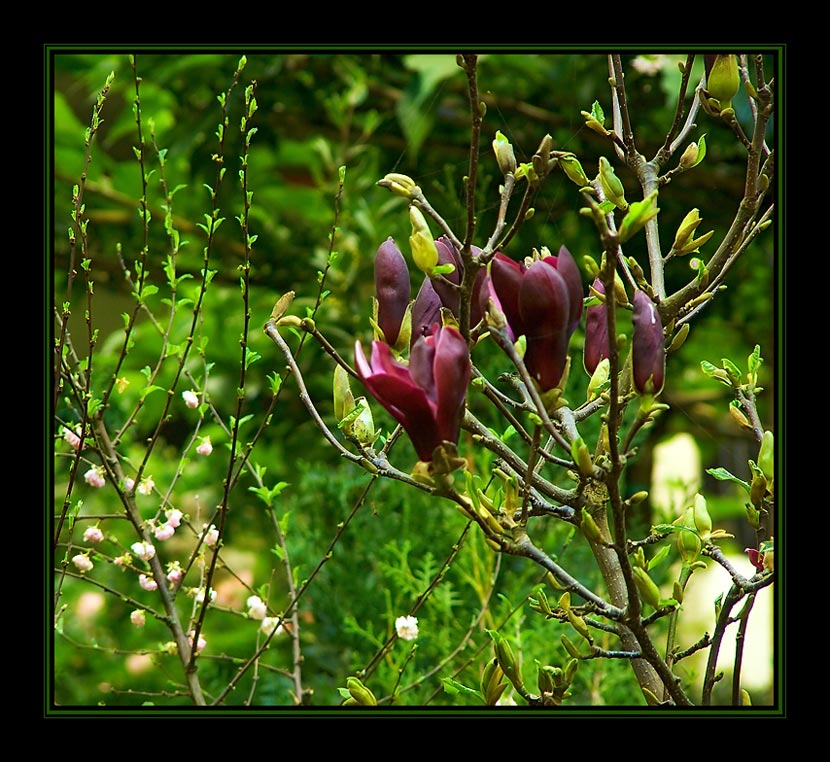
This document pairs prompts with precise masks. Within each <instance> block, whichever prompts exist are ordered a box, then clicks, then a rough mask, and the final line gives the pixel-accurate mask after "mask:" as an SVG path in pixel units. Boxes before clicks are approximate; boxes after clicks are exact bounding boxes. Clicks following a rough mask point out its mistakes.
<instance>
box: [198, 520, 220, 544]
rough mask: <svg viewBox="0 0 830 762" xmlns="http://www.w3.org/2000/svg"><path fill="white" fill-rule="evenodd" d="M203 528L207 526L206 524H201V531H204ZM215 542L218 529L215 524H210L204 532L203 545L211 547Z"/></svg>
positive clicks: (217, 540) (217, 537) (217, 539)
mask: <svg viewBox="0 0 830 762" xmlns="http://www.w3.org/2000/svg"><path fill="white" fill-rule="evenodd" d="M205 528H207V524H203V525H202V532H204V531H205ZM217 542H219V530H218V529H217V528H216V526H215V525H213V524H211V525H210V528H208V530H207V532H206V533H205V545H207V546H208V547H211V548H212V547H214V546H215V545H216V543H217Z"/></svg>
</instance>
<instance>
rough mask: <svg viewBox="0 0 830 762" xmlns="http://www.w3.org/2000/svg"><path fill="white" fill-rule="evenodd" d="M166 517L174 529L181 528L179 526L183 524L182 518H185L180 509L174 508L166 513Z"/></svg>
mask: <svg viewBox="0 0 830 762" xmlns="http://www.w3.org/2000/svg"><path fill="white" fill-rule="evenodd" d="M164 515H165V516H166V517H167V523H168V524H170V526H171V527H173V529H178V528H179V524H181V523H182V517H183V516H184V514H183V513H182V512H181V511H180V510H179V509H178V508H172V509H171V510H168V511H165V512H164Z"/></svg>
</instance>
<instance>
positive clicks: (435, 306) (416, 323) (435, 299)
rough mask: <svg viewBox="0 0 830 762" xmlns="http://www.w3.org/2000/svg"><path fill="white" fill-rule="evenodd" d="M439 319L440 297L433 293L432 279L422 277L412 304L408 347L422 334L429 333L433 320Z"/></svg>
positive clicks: (438, 320)
mask: <svg viewBox="0 0 830 762" xmlns="http://www.w3.org/2000/svg"><path fill="white" fill-rule="evenodd" d="M440 320H441V298H440V297H439V296H438V294H437V293H435V289H434V288H433V286H432V281H431V280H430V279H429V278H424V282H423V283H422V284H421V288H420V290H419V291H418V296H416V297H415V302H414V303H413V305H412V337H411V339H410V347H411V346H412V345H414V344H415V342H416V341H417V340H418V339H420V338H421V337H422V336H425V335H426V334H427V333H429V329H430V327H431V326H432V324H433V323H435V322H440Z"/></svg>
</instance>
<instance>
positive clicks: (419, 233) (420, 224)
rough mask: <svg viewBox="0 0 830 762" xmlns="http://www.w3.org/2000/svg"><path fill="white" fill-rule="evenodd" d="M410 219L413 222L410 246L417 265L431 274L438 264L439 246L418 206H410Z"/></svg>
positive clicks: (425, 272) (426, 273)
mask: <svg viewBox="0 0 830 762" xmlns="http://www.w3.org/2000/svg"><path fill="white" fill-rule="evenodd" d="M409 221H410V222H411V223H412V235H411V236H409V246H410V248H411V249H412V259H413V261H414V262H415V266H416V267H417V268H418V269H419V270H420V271H421V272H423V273H424V274H425V275H431V274H432V273H433V271H434V269H435V266H436V265H437V264H438V247H437V246H436V244H435V239H434V238H433V237H432V233H431V232H430V229H429V225H427V221H426V219H425V218H424V215H423V213H422V212H421V210H420V209H418V207H416V206H410V207H409Z"/></svg>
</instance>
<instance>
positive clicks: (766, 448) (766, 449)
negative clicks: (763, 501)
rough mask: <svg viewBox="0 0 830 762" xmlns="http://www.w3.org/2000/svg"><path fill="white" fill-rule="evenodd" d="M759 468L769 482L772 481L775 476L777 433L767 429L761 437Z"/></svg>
mask: <svg viewBox="0 0 830 762" xmlns="http://www.w3.org/2000/svg"><path fill="white" fill-rule="evenodd" d="M758 468H760V469H761V473H762V474H763V475H764V476H765V477H766V479H767V481H768V482H770V481H772V479H773V477H774V476H775V435H774V434H773V433H772V432H771V431H765V432H764V436H763V438H762V439H761V449H760V451H759V452H758Z"/></svg>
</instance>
